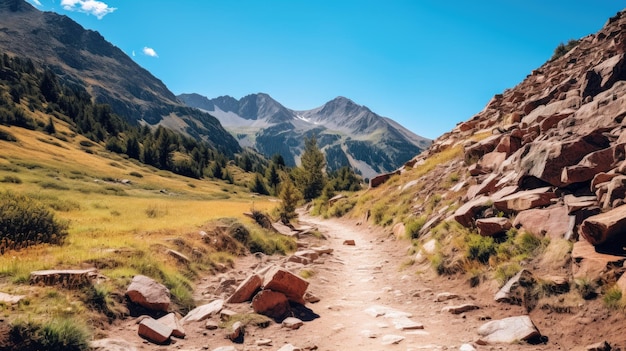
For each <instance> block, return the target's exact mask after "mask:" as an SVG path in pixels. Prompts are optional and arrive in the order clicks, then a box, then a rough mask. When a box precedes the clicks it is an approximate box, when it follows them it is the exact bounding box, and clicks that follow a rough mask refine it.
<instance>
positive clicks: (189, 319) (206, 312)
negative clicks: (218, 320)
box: [180, 299, 224, 325]
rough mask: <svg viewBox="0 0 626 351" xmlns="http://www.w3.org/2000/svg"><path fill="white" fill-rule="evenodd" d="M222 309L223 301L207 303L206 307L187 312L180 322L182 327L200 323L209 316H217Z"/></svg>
mask: <svg viewBox="0 0 626 351" xmlns="http://www.w3.org/2000/svg"><path fill="white" fill-rule="evenodd" d="M223 307H224V300H222V299H217V300H215V301H212V302H211V303H208V304H206V305H202V306H198V307H196V308H194V309H193V310H191V311H189V313H187V315H186V316H185V317H183V319H181V320H180V322H181V323H182V324H183V325H184V324H187V323H193V322H200V321H203V320H205V319H207V318H209V317H211V316H214V315H217V314H218V313H220V311H221V310H222V308H223Z"/></svg>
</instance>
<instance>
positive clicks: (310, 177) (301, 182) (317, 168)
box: [294, 136, 326, 201]
mask: <svg viewBox="0 0 626 351" xmlns="http://www.w3.org/2000/svg"><path fill="white" fill-rule="evenodd" d="M300 162H301V165H300V167H298V168H296V169H295V174H294V175H295V179H296V185H297V187H298V189H299V190H300V191H301V192H302V196H303V197H304V199H305V200H307V201H309V200H312V199H315V198H316V197H318V196H320V194H321V193H322V189H324V185H325V184H326V175H325V174H324V169H325V168H326V159H325V158H324V153H322V151H321V150H320V149H319V148H318V147H317V138H316V137H315V136H311V137H310V138H305V140H304V152H303V153H302V157H301V159H300Z"/></svg>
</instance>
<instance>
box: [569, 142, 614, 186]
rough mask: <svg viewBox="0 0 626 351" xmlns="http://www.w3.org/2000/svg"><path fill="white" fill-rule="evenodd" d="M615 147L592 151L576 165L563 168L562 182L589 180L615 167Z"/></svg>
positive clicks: (571, 182) (570, 182) (572, 182)
mask: <svg viewBox="0 0 626 351" xmlns="http://www.w3.org/2000/svg"><path fill="white" fill-rule="evenodd" d="M614 151H615V150H614V148H606V149H603V150H599V151H596V152H592V153H590V154H588V155H586V156H585V157H583V159H582V160H581V161H580V162H579V163H578V164H576V165H574V166H568V167H565V168H563V172H562V173H561V182H562V183H563V185H569V184H574V183H581V182H587V181H590V180H592V179H593V177H594V176H595V175H596V174H598V173H600V172H606V171H609V170H611V169H612V168H613V162H614V161H615V159H614V158H613V152H614Z"/></svg>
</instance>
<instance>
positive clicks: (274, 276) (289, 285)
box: [263, 267, 309, 305]
mask: <svg viewBox="0 0 626 351" xmlns="http://www.w3.org/2000/svg"><path fill="white" fill-rule="evenodd" d="M264 282H265V283H264V286H263V288H264V289H266V290H273V291H276V292H280V293H283V294H284V295H285V296H287V298H288V299H289V300H290V301H293V302H297V303H299V304H302V305H304V303H305V301H304V299H303V296H304V293H305V292H306V289H307V288H308V286H309V282H307V281H306V280H304V279H302V278H300V277H298V276H297V275H295V274H293V273H291V272H288V271H286V270H284V269H282V268H279V267H275V268H273V269H271V270H270V271H269V272H267V274H265V280H264Z"/></svg>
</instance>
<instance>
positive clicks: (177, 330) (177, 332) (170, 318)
mask: <svg viewBox="0 0 626 351" xmlns="http://www.w3.org/2000/svg"><path fill="white" fill-rule="evenodd" d="M157 321H158V322H159V323H161V324H163V325H166V326H168V327H170V328H172V336H174V337H177V338H184V337H185V335H186V334H185V329H183V326H182V324H180V321H179V320H178V318H177V317H176V314H174V313H168V314H166V315H165V316H163V317H161V318H159V319H157Z"/></svg>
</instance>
